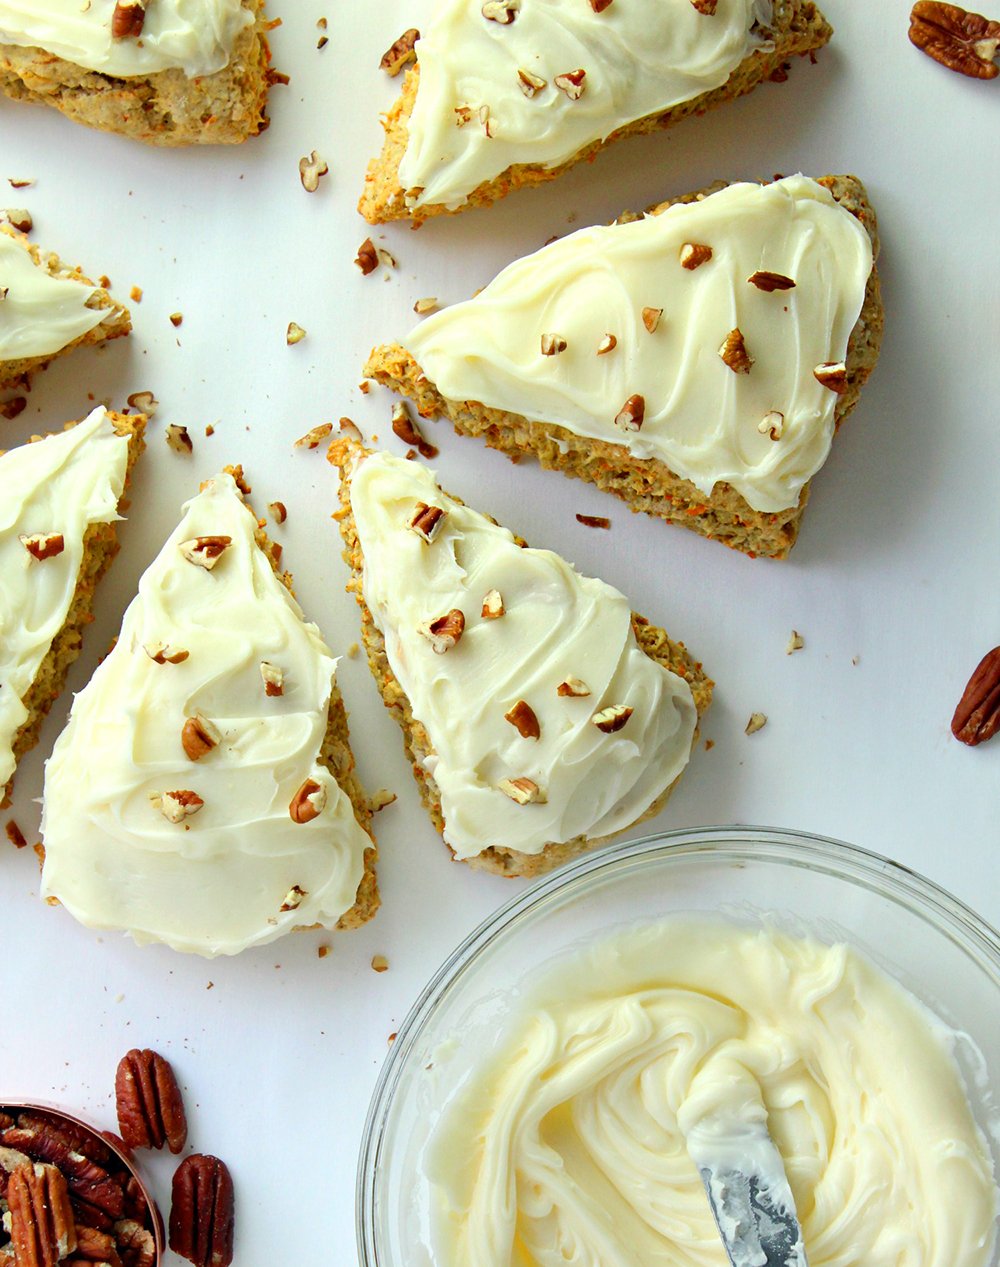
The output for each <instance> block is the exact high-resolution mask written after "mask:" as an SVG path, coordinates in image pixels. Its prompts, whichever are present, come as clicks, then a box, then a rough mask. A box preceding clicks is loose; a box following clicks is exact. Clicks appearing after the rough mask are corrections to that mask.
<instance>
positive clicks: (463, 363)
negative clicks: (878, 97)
mask: <svg viewBox="0 0 1000 1267" xmlns="http://www.w3.org/2000/svg"><path fill="white" fill-rule="evenodd" d="M877 255H878V235H877V230H876V225H875V215H874V212H873V211H872V209H871V207H870V205H869V203H868V200H867V198H866V196H865V191H864V189H863V187H862V186H861V184H860V182H858V181H857V180H856V179H855V178H854V177H850V176H828V177H824V178H823V179H822V180H820V181H815V180H811V179H809V178H807V177H805V176H791V177H788V178H786V179H784V180H778V181H775V182H773V183H772V184H768V185H755V184H734V185H728V186H724V187H722V188H719V189H717V190H716V191H715V192H712V193H708V194H703V195H692V196H690V197H688V198H685V199H680V200H677V201H675V202H671V203H664V204H662V205H661V206H659V207H656V208H654V210H653V211H652V212H651V213H650V214H648V215H646V216H643V217H636V216H627V217H624V218H623V219H622V221H620V222H618V223H616V224H613V225H609V226H601V227H597V228H591V229H582V230H580V231H579V232H577V233H573V234H571V235H570V236H569V237H566V238H563V239H561V240H560V241H557V242H553V243H552V244H550V245H549V246H546V247H543V248H542V250H540V251H537V252H536V253H535V254H534V255H530V256H527V257H526V258H524V259H521V260H518V261H516V262H515V263H513V264H511V265H510V266H509V267H508V268H506V269H504V270H503V272H502V273H500V274H499V276H498V277H497V278H496V279H495V280H494V281H493V282H491V283H490V284H489V285H488V286H487V287H486V288H485V290H483V291H481V292H480V294H478V295H477V296H476V297H475V298H474V299H471V300H468V301H466V302H465V303H460V304H455V305H454V306H453V307H451V308H447V309H445V310H443V311H442V312H439V313H435V314H434V315H433V316H431V317H429V318H428V319H427V320H426V321H424V323H423V324H422V325H420V326H419V327H417V329H415V330H413V331H412V332H411V333H410V334H409V335H408V336H407V337H406V339H405V345H404V346H399V345H391V346H387V347H382V348H377V349H376V350H375V351H374V352H373V353H372V355H371V358H370V359H369V362H368V365H367V367H366V371H365V372H366V373H367V374H368V375H369V376H370V377H372V378H375V379H377V380H378V381H379V382H380V383H383V384H384V385H386V386H388V387H391V388H393V389H394V390H395V391H398V392H402V393H403V394H405V395H407V396H409V397H410V398H411V399H412V400H413V401H415V402H416V404H417V407H418V409H419V410H420V413H421V415H423V416H424V417H431V416H433V415H435V414H444V415H446V416H447V417H448V418H450V419H451V421H452V423H453V424H454V426H455V429H456V431H459V432H460V433H462V434H465V435H475V436H479V437H481V438H482V439H484V440H485V441H486V443H487V444H488V445H490V446H491V447H492V448H496V449H500V450H502V451H503V452H504V453H507V454H508V455H509V456H511V457H518V458H519V457H522V456H524V455H529V456H531V455H533V456H535V457H537V458H538V459H539V461H540V462H541V464H542V465H543V466H546V467H551V468H552V469H555V470H560V471H563V472H564V473H565V474H567V475H575V476H577V477H579V478H581V479H585V480H589V481H590V482H591V483H593V484H596V485H598V487H600V488H603V489H605V490H606V491H608V492H612V493H615V494H616V495H617V496H619V497H621V498H623V499H624V500H625V501H626V502H628V504H629V505H630V506H631V508H632V509H633V510H642V511H645V512H646V513H647V514H651V515H656V516H658V517H659V518H662V519H666V520H669V521H671V522H673V523H679V524H683V525H684V526H685V527H688V528H693V529H694V530H695V531H696V532H700V533H701V534H702V535H703V536H706V537H712V538H714V539H716V540H719V541H722V542H724V543H725V544H726V545H728V546H732V547H733V548H734V549H737V550H741V551H743V552H744V553H746V554H750V555H758V554H762V555H768V556H771V557H773V558H783V557H785V555H787V554H788V552H789V550H790V549H791V547H792V546H793V544H794V543H795V538H796V536H797V534H798V529H799V524H800V520H801V517H802V512H803V509H804V507H805V504H806V501H807V498H808V495H809V482H810V480H811V479H812V477H813V476H814V475H815V474H816V472H817V471H818V470H819V469H820V467H821V466H822V465H823V463H824V462H825V461H826V459H827V456H828V455H829V452H830V447H831V444H832V442H833V437H834V435H835V433H836V431H837V429H838V427H839V425H840V423H841V422H842V421H843V420H844V418H845V417H846V416H847V414H848V413H850V411H851V410H852V409H853V408H854V406H855V404H856V403H857V400H858V396H859V394H860V391H861V387H862V385H863V384H864V383H865V381H866V380H867V378H868V376H869V374H870V373H871V371H872V369H873V367H874V365H875V361H876V359H877V357H878V350H879V345H880V343H881V336H882V325H883V313H882V305H881V298H880V292H879V283H878V274H877V272H876V269H875V259H876V257H877Z"/></svg>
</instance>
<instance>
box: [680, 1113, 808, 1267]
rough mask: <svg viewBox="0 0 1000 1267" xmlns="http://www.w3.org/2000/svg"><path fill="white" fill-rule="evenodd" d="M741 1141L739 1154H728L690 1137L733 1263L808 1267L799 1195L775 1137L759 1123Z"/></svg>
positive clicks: (734, 1265)
mask: <svg viewBox="0 0 1000 1267" xmlns="http://www.w3.org/2000/svg"><path fill="white" fill-rule="evenodd" d="M739 1144H740V1146H739V1156H738V1158H736V1157H734V1156H733V1155H732V1154H730V1156H729V1157H725V1156H724V1154H723V1155H720V1153H719V1150H718V1149H715V1150H713V1149H712V1148H710V1147H704V1146H699V1144H698V1142H697V1141H695V1140H693V1139H692V1138H691V1137H689V1138H688V1151H689V1153H690V1154H691V1158H692V1160H693V1161H694V1163H695V1165H696V1166H697V1167H698V1171H699V1173H700V1174H701V1178H702V1182H703V1183H704V1184H705V1191H706V1192H707V1193H708V1201H709V1205H711V1207H712V1213H713V1215H714V1216H715V1221H716V1223H717V1224H718V1228H719V1234H720V1235H721V1237H722V1243H723V1245H724V1246H725V1248H726V1253H727V1254H728V1255H729V1261H730V1263H732V1267H808V1264H807V1263H806V1251H805V1245H804V1244H803V1242H802V1229H801V1227H800V1226H799V1220H798V1216H797V1215H796V1212H795V1199H794V1197H793V1196H792V1190H791V1188H790V1187H789V1185H788V1179H787V1177H786V1175H785V1166H784V1162H783V1161H782V1160H781V1154H780V1153H779V1152H778V1150H777V1148H775V1146H774V1141H773V1140H772V1139H771V1137H770V1135H768V1133H767V1129H766V1128H765V1127H763V1126H761V1127H757V1128H756V1129H754V1130H752V1131H747V1132H746V1133H741V1138H740V1141H739ZM726 1151H727V1152H728V1151H730V1150H726ZM699 1153H700V1154H701V1156H699V1155H698V1154H699ZM713 1153H714V1155H713Z"/></svg>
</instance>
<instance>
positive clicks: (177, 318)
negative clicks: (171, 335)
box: [170, 312, 184, 330]
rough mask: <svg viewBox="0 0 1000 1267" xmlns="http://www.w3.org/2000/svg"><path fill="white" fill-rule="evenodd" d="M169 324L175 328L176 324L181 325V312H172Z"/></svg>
mask: <svg viewBox="0 0 1000 1267" xmlns="http://www.w3.org/2000/svg"><path fill="white" fill-rule="evenodd" d="M170 324H171V325H172V326H173V327H174V329H175V330H176V329H177V328H178V326H182V325H183V324H184V314H183V312H172V313H171V314H170Z"/></svg>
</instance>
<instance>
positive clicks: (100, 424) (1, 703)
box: [0, 237, 128, 788]
mask: <svg viewBox="0 0 1000 1267" xmlns="http://www.w3.org/2000/svg"><path fill="white" fill-rule="evenodd" d="M2 241H3V238H2V237H0V242H2ZM0 309H2V304H0ZM127 465H128V441H127V439H125V438H124V437H122V436H119V435H116V434H115V429H114V426H113V425H112V422H111V419H110V418H109V417H108V415H107V414H106V413H105V411H104V410H103V409H95V410H94V412H93V413H92V414H91V415H90V417H89V418H86V419H85V420H84V421H83V422H80V423H78V424H77V425H76V426H75V427H71V428H70V429H69V430H68V431H64V432H62V433H61V434H59V435H53V436H48V437H47V438H46V439H45V440H40V441H38V442H37V443H36V444H26V445H23V446H22V447H21V448H18V449H11V450H10V452H8V453H5V454H3V455H2V456H0V788H2V787H3V786H4V785H5V784H6V783H7V781H8V780H9V779H10V777H11V775H12V774H13V773H14V764H15V763H14V751H13V742H14V737H15V736H16V734H17V732H18V731H19V730H20V728H21V727H22V726H23V725H24V723H25V722H26V721H27V720H28V710H27V709H26V708H25V707H24V704H23V703H22V702H21V701H22V699H23V698H24V696H26V695H27V693H28V690H29V688H30V686H31V684H32V682H33V681H34V680H35V677H36V676H37V674H38V670H39V669H40V668H41V666H42V662H43V660H44V659H45V657H46V656H47V655H48V653H49V648H50V647H51V645H52V640H53V638H54V637H55V636H56V634H57V633H58V632H59V630H60V629H61V628H62V627H63V625H64V624H65V623H66V617H67V615H68V613H69V609H70V605H71V603H72V601H73V595H74V593H75V592H76V583H77V578H78V576H79V572H80V565H81V563H82V561H83V539H84V536H85V534H86V531H87V529H88V528H89V527H90V526H91V524H107V523H113V522H114V521H115V520H117V519H118V518H119V515H118V500H119V498H120V497H121V495H122V490H123V488H124V486H125V470H126V467H127ZM53 534H61V535H62V538H63V545H64V548H63V551H62V553H61V554H57V555H54V556H53V557H52V558H49V559H45V560H44V561H39V560H37V559H34V558H32V556H31V555H30V554H29V553H28V551H27V550H26V549H25V547H24V545H23V544H22V542H21V537H22V536H26V537H32V536H35V535H42V536H50V535H53Z"/></svg>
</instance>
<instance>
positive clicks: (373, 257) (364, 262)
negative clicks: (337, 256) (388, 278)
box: [354, 238, 378, 277]
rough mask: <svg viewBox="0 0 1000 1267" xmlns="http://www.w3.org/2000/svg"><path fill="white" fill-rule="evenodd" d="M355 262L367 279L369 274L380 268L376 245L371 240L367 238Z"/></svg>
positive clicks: (359, 249) (359, 248)
mask: <svg viewBox="0 0 1000 1267" xmlns="http://www.w3.org/2000/svg"><path fill="white" fill-rule="evenodd" d="M354 262H355V264H357V266H358V268H360V269H361V272H362V274H363V275H364V276H365V277H367V276H368V274H369V273H374V272H375V270H376V269H377V268H378V251H377V250H376V249H375V243H374V242H373V241H372V240H371V238H365V240H364V241H363V242H362V243H361V245H360V246H359V247H358V254H357V256H356V258H355V260H354Z"/></svg>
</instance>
